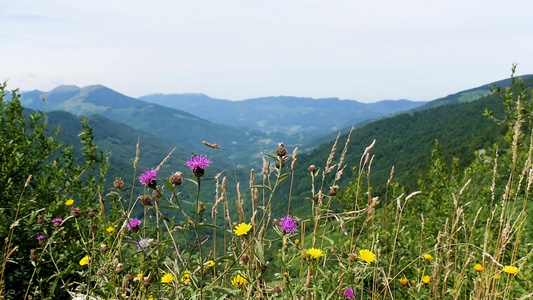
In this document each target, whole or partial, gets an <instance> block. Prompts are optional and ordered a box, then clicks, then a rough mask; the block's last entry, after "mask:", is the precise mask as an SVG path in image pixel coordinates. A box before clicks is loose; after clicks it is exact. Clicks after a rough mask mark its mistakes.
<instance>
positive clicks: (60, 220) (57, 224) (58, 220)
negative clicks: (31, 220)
mask: <svg viewBox="0 0 533 300" xmlns="http://www.w3.org/2000/svg"><path fill="white" fill-rule="evenodd" d="M61 223H63V220H62V219H61V218H55V219H53V220H52V224H54V226H55V227H59V226H61Z"/></svg>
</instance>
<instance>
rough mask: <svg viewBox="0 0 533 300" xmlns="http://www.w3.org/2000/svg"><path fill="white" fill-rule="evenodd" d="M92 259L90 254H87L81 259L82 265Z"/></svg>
mask: <svg viewBox="0 0 533 300" xmlns="http://www.w3.org/2000/svg"><path fill="white" fill-rule="evenodd" d="M90 261H91V257H90V256H88V255H85V256H84V257H83V258H82V259H81V260H80V266H85V265H87V264H88V263H89V262H90Z"/></svg>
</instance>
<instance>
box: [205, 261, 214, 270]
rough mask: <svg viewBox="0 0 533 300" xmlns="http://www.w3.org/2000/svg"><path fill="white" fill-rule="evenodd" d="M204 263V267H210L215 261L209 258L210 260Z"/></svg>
mask: <svg viewBox="0 0 533 300" xmlns="http://www.w3.org/2000/svg"><path fill="white" fill-rule="evenodd" d="M204 265H205V266H206V267H208V268H212V267H214V266H215V262H214V261H212V260H210V261H208V262H206V263H205V264H204Z"/></svg>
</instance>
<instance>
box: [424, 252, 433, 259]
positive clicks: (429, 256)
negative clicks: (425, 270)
mask: <svg viewBox="0 0 533 300" xmlns="http://www.w3.org/2000/svg"><path fill="white" fill-rule="evenodd" d="M424 259H425V260H432V259H433V256H431V255H430V254H428V253H426V254H424Z"/></svg>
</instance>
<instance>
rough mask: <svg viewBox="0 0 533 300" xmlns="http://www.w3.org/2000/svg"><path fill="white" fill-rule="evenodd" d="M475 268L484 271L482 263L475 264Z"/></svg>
mask: <svg viewBox="0 0 533 300" xmlns="http://www.w3.org/2000/svg"><path fill="white" fill-rule="evenodd" d="M474 269H475V270H476V271H478V272H481V271H483V266H482V265H481V264H476V265H475V266H474Z"/></svg>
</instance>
